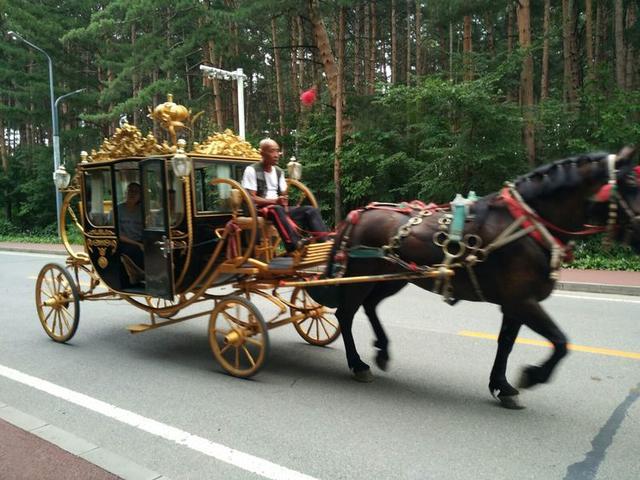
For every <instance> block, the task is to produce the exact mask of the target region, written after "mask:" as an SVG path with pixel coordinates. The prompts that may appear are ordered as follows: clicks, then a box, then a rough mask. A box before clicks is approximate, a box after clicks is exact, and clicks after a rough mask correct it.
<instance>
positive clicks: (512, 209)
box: [500, 187, 569, 251]
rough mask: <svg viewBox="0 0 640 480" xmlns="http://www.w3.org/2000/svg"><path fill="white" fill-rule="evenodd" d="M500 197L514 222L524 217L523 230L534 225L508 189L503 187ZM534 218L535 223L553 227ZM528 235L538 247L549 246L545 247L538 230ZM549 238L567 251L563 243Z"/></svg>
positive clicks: (542, 220)
mask: <svg viewBox="0 0 640 480" xmlns="http://www.w3.org/2000/svg"><path fill="white" fill-rule="evenodd" d="M500 196H501V197H502V199H503V200H504V203H505V205H506V206H507V208H508V209H509V213H510V214H511V216H512V217H513V218H514V219H515V220H517V219H519V218H520V217H526V220H525V221H524V222H522V227H523V228H528V227H530V226H533V225H534V224H533V222H532V221H531V220H530V218H532V215H531V214H530V213H529V212H527V211H526V210H525V208H524V207H523V206H522V204H521V203H520V202H518V200H516V199H515V198H513V195H511V191H510V190H509V187H504V188H503V189H502V191H501V192H500ZM534 218H535V219H536V220H537V221H539V222H541V223H543V224H545V225H546V226H550V227H554V226H553V225H551V224H549V223H548V222H546V221H545V220H544V219H542V218H540V217H539V216H537V215H536V216H535V217H534ZM555 229H556V230H559V228H558V227H555ZM566 233H569V232H566ZM529 235H531V237H532V238H533V239H534V240H535V241H536V242H538V243H539V244H540V245H542V246H543V247H545V248H548V247H549V245H547V242H545V240H544V238H543V236H542V234H541V233H540V231H539V230H538V229H535V230H532V231H531V233H529ZM551 238H553V241H554V242H556V244H557V245H558V246H559V247H560V248H562V249H563V250H564V251H567V247H566V245H565V244H564V243H563V242H561V241H560V240H558V239H557V238H556V237H554V236H553V235H552V236H551Z"/></svg>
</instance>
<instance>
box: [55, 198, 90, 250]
mask: <svg viewBox="0 0 640 480" xmlns="http://www.w3.org/2000/svg"><path fill="white" fill-rule="evenodd" d="M60 208H61V215H60V219H61V222H60V238H61V239H62V243H63V244H64V246H65V248H66V249H67V252H68V253H69V255H70V256H71V257H73V258H74V259H76V260H88V259H89V257H88V256H87V254H86V253H85V252H83V251H78V250H77V248H78V247H76V248H75V249H74V245H73V244H72V242H73V241H74V240H76V241H77V240H80V241H82V240H83V238H84V237H83V235H84V229H83V228H82V224H81V223H80V219H81V217H82V211H81V208H82V207H81V204H80V192H79V191H72V192H69V193H67V194H66V195H65V197H64V200H63V202H62V207H60ZM80 248H81V247H80Z"/></svg>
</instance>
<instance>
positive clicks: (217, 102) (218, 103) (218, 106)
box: [208, 40, 224, 132]
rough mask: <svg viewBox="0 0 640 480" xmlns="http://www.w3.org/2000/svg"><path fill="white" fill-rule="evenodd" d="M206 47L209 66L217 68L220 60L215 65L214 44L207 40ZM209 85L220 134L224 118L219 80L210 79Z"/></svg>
mask: <svg viewBox="0 0 640 480" xmlns="http://www.w3.org/2000/svg"><path fill="white" fill-rule="evenodd" d="M208 46H209V48H208V49H209V58H208V61H209V63H210V64H211V66H214V67H219V66H220V64H221V63H222V59H220V61H219V63H218V64H217V65H216V50H215V44H214V43H213V40H209V42H208ZM211 85H212V88H213V105H214V109H215V115H216V125H217V127H218V130H219V131H220V132H222V131H223V130H224V116H223V114H222V113H223V112H222V97H221V96H220V80H218V79H217V78H212V79H211Z"/></svg>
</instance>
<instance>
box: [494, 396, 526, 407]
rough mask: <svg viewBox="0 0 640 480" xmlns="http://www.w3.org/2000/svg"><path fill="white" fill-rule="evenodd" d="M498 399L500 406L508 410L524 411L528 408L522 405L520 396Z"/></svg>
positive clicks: (499, 397)
mask: <svg viewBox="0 0 640 480" xmlns="http://www.w3.org/2000/svg"><path fill="white" fill-rule="evenodd" d="M496 398H497V399H498V401H499V402H500V406H502V407H504V408H506V409H508V410H522V409H524V408H527V407H525V406H524V405H522V404H521V403H520V399H519V398H518V395H509V396H508V397H507V396H502V397H501V396H498V397H496Z"/></svg>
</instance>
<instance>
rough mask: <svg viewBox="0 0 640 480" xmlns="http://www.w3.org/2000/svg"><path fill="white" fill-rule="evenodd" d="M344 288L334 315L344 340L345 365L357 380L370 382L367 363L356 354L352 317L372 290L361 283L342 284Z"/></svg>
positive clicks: (371, 378)
mask: <svg viewBox="0 0 640 480" xmlns="http://www.w3.org/2000/svg"><path fill="white" fill-rule="evenodd" d="M342 288H344V290H343V292H342V295H341V297H342V298H341V300H340V304H339V305H338V308H337V309H336V313H335V316H336V318H337V319H338V323H340V331H341V332H342V341H343V342H344V348H345V353H346V355H347V365H348V366H349V369H350V370H351V371H352V372H353V377H354V379H355V380H357V381H359V382H372V381H373V375H372V374H371V369H370V368H369V365H367V364H366V363H364V362H363V361H362V359H361V358H360V355H358V350H357V349H356V344H355V341H354V340H353V332H352V330H351V327H352V326H353V317H354V316H355V314H356V312H357V311H358V308H360V305H362V303H363V301H364V300H365V299H366V297H367V296H368V295H369V293H370V292H371V291H372V290H373V287H372V285H371V284H363V285H358V286H343V287H342Z"/></svg>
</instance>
